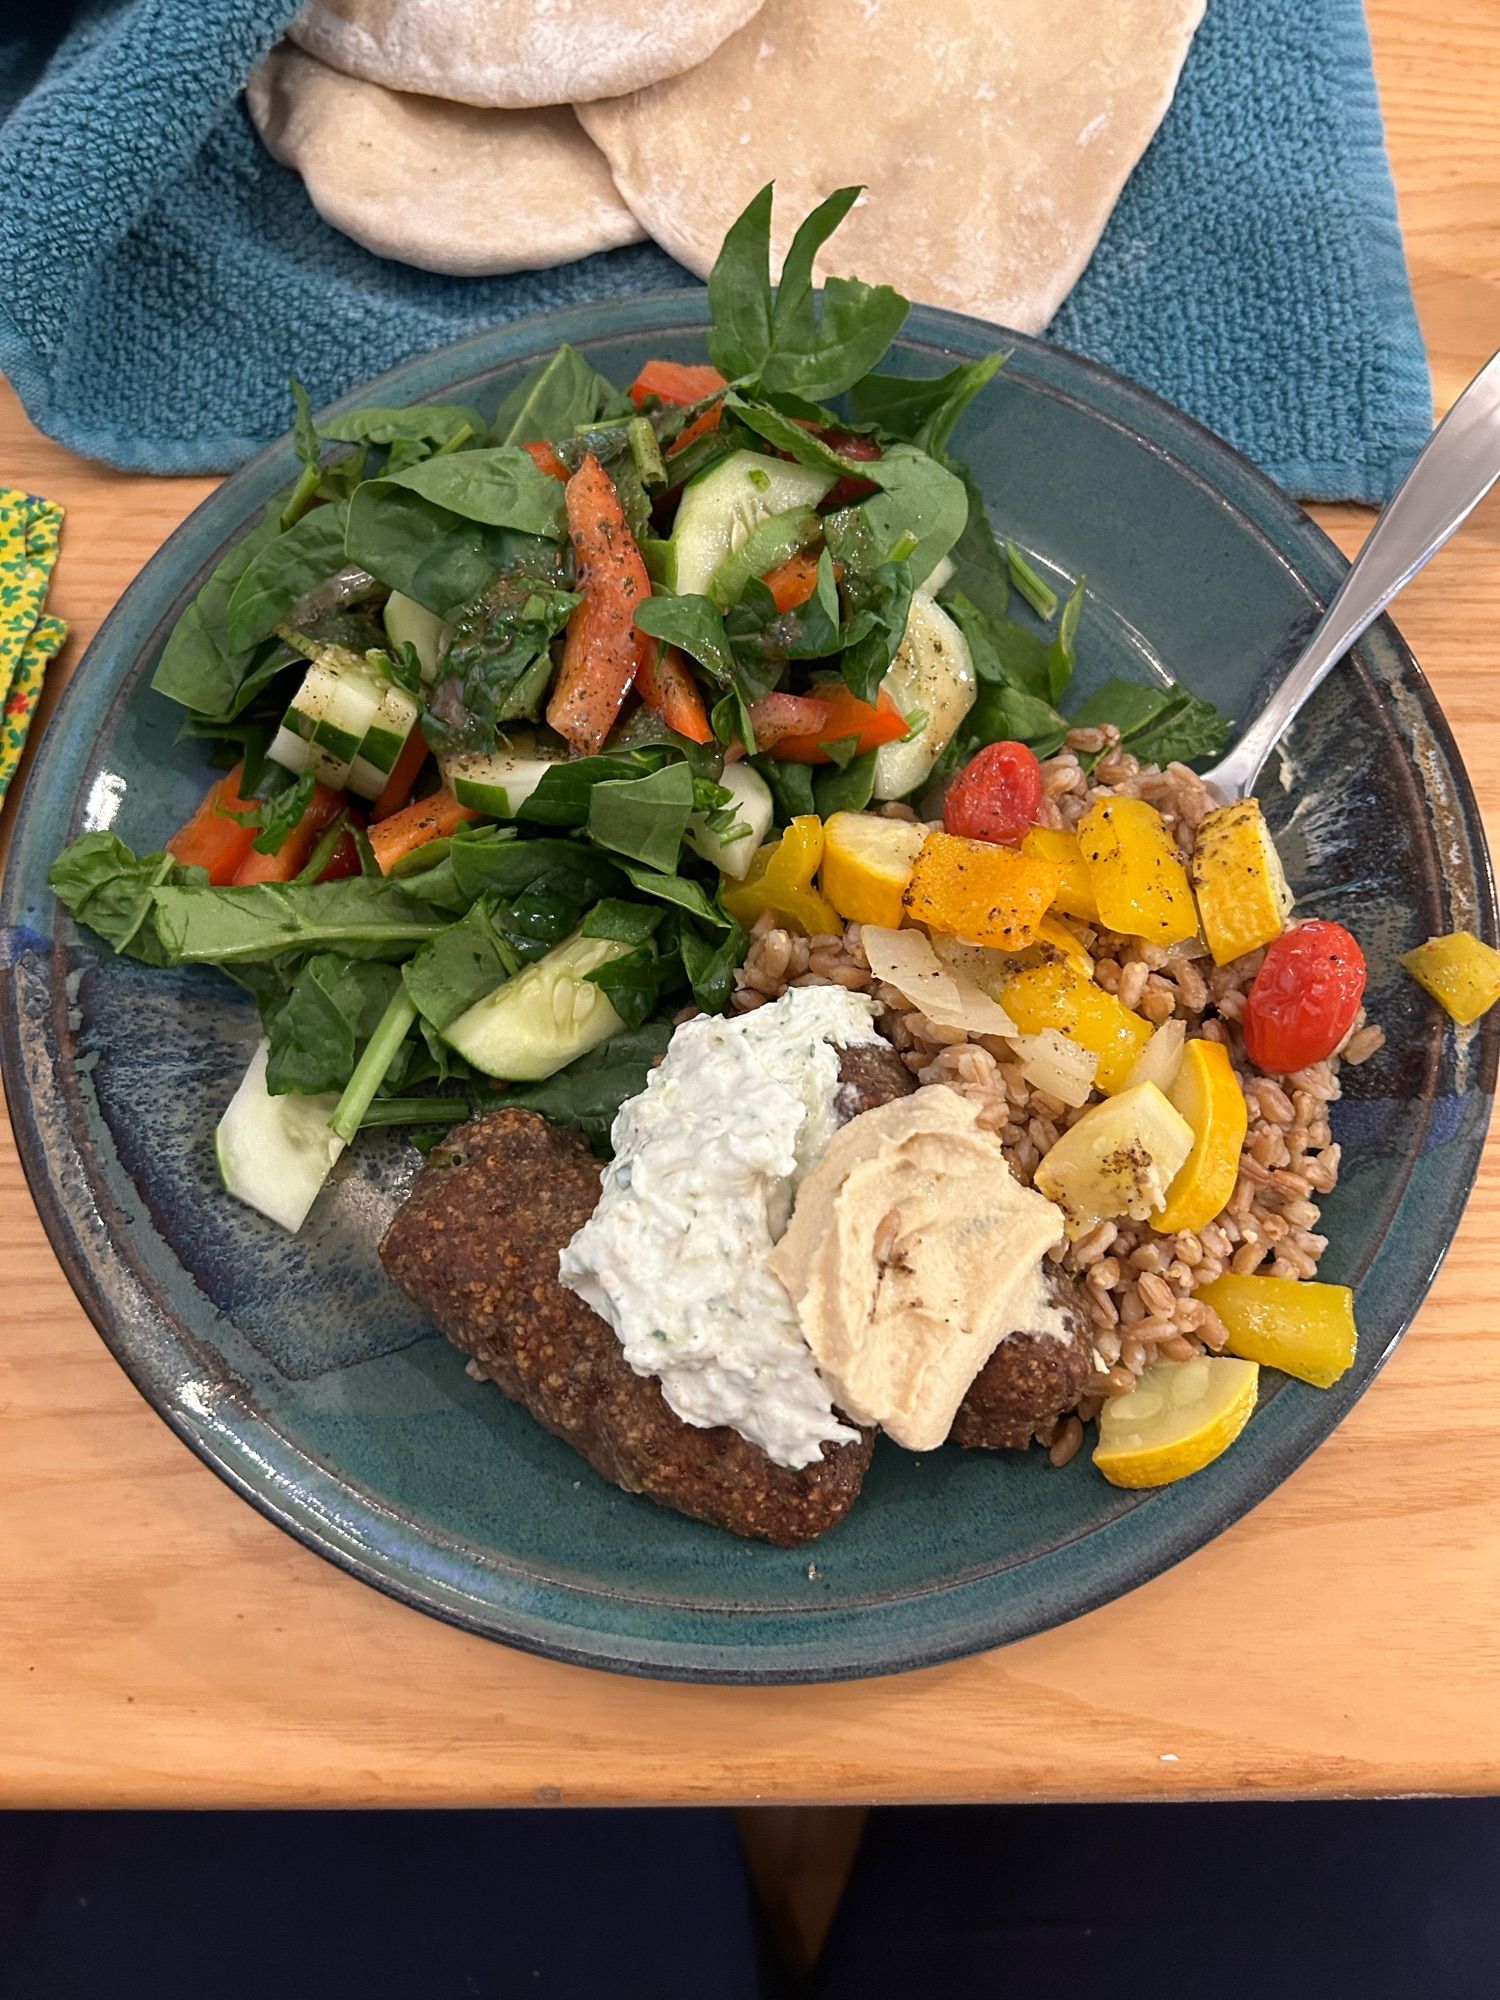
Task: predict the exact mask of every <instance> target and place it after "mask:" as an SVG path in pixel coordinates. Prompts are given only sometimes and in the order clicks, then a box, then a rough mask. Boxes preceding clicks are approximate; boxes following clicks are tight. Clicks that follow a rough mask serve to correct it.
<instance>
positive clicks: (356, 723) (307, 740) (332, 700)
mask: <svg viewBox="0 0 1500 2000" xmlns="http://www.w3.org/2000/svg"><path fill="white" fill-rule="evenodd" d="M388 685H389V683H388V682H386V681H385V680H383V679H381V678H380V677H379V676H378V675H376V674H374V673H372V672H371V670H370V669H369V668H368V667H367V666H366V665H365V663H364V661H363V660H362V659H361V658H360V657H359V655H358V654H357V653H351V652H348V651H346V650H345V649H343V648H341V647H333V646H330V647H329V648H328V649H327V650H326V651H325V652H324V654H323V655H322V657H321V658H320V659H317V660H314V661H313V662H312V663H311V665H310V666H309V667H308V669H307V672H306V673H305V674H304V675H303V676H302V685H301V686H300V687H299V688H298V690H297V692H296V694H295V695H294V696H293V697H292V704H291V707H290V708H288V710H287V712H286V714H285V715H284V716H283V717H282V718H281V728H280V730H279V731H278V732H277V736H276V740H275V742H274V743H273V744H272V746H271V755H272V757H274V758H275V760H276V762H277V763H278V764H279V763H281V762H282V761H283V760H282V757H281V755H280V754H279V751H278V747H277V746H278V745H281V744H283V743H284V742H285V739H286V738H287V737H296V738H300V739H301V740H302V742H303V744H304V745H305V746H306V747H305V749H304V750H303V751H302V752H301V753H300V757H299V761H298V762H296V763H289V764H288V765H287V769H288V770H294V771H297V772H299V773H300V772H302V771H311V772H312V773H313V774H314V776H316V777H319V778H321V779H322V780H323V782H324V783H325V784H328V785H334V786H343V785H345V784H347V783H348V779H349V767H350V765H351V764H352V763H353V762H354V760H355V758H356V757H357V756H358V755H359V751H360V745H361V744H362V743H363V742H364V740H365V736H366V734H367V733H368V731H369V730H370V727H371V725H372V724H373V723H374V721H375V718H376V716H377V714H378V713H379V711H380V705H381V701H382V698H383V696H384V694H385V690H386V688H387V686H388ZM288 747H290V746H288ZM293 754H294V755H298V754H299V753H295V752H294V753H293Z"/></svg>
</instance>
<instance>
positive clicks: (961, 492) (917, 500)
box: [827, 444, 969, 580]
mask: <svg viewBox="0 0 1500 2000" xmlns="http://www.w3.org/2000/svg"><path fill="white" fill-rule="evenodd" d="M858 470H859V472H860V474H861V475H862V476H863V477H865V478H867V479H873V480H874V481H875V483H876V485H877V486H879V487H880V489H881V490H880V492H878V493H872V494H871V495H870V497H869V499H868V500H861V501H860V502H859V503H858V505H857V506H854V507H847V508H843V509H841V510H840V512H838V513H836V514H831V515H830V516H829V517H828V530H827V533H828V546H829V547H830V548H831V549H832V550H833V552H834V554H835V555H840V554H843V553H844V550H843V548H842V547H841V546H840V540H841V537H843V536H847V535H848V534H850V533H851V532H852V533H854V534H857V535H858V534H862V535H864V536H867V537H868V538H869V543H870V546H871V548H872V550H873V556H874V563H875V564H879V563H883V562H890V561H891V560H892V559H893V558H898V557H899V558H900V559H901V560H904V561H906V562H908V563H909V564H910V565H911V573H912V575H913V576H914V577H916V578H918V579H919V580H922V579H925V578H927V577H929V576H930V575H931V574H932V572H933V570H934V569H936V567H937V565H938V564H939V563H940V562H941V561H942V559H943V557H944V556H945V555H947V553H948V551H949V550H950V549H951V548H953V547H954V545H955V544H956V543H957V541H958V540H959V537H960V536H961V535H962V534H963V532H964V528H965V526H966V524H967V522H968V518H969V496H968V493H967V491H966V490H965V488H964V483H963V481H962V480H961V479H959V478H958V477H957V475H956V474H955V473H952V472H950V471H949V470H948V469H947V467H946V466H943V465H939V464H938V462H937V460H936V459H935V458H929V457H928V456H927V454H926V453H925V452H922V451H918V450H917V449H916V448H915V446H913V445H909V444H897V445H892V447H891V449H890V450H889V451H888V452H887V453H886V454H885V456H884V457H883V458H875V459H871V460H869V461H868V462H867V463H860V465H859V467H858ZM851 516H852V517H857V518H855V519H849V518H846V517H851ZM866 561H867V566H873V565H871V564H869V563H868V559H866Z"/></svg>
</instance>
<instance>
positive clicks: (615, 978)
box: [585, 943, 679, 1028]
mask: <svg viewBox="0 0 1500 2000" xmlns="http://www.w3.org/2000/svg"><path fill="white" fill-rule="evenodd" d="M678 969H679V968H678V961H677V959H676V957H675V955H674V956H673V957H671V958H663V957H661V956H660V955H659V954H658V953H657V951H656V949H655V947H654V946H653V945H652V944H650V943H647V944H644V945H641V946H640V947H639V948H638V949H637V950H635V951H632V952H627V953H626V955H625V956H624V957H623V958H611V959H608V960H606V962H605V963H604V964H603V965H597V966H595V968H594V970H593V971H592V972H590V973H587V974H586V975H585V977H586V978H587V979H588V981H589V983H590V985H593V986H597V987H598V988H599V990H600V992H601V993H605V994H607V995H608V996H609V1003H610V1005H611V1006H612V1007H613V1008H614V1010H615V1012H616V1013H617V1014H618V1015H619V1017H620V1019H621V1020H622V1021H623V1022H624V1023H625V1025H626V1027H627V1028H639V1027H640V1026H641V1025H642V1023H643V1022H645V1021H647V1020H649V1019H650V1017H651V1015H653V1014H654V1013H655V1012H656V1008H657V1003H658V1002H659V1001H660V999H661V996H662V992H663V990H664V989H665V988H666V987H667V986H669V985H671V984H672V983H674V975H675V974H676V973H677V971H678Z"/></svg>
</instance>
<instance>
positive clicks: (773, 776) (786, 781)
mask: <svg viewBox="0 0 1500 2000" xmlns="http://www.w3.org/2000/svg"><path fill="white" fill-rule="evenodd" d="M750 763H751V765H752V767H753V768H754V769H755V770H757V771H759V773H760V775H761V776H762V777H763V778H764V779H765V781H766V783H767V784H768V785H769V786H770V788H771V797H772V799H773V801H774V802H775V806H776V823H777V825H778V826H784V825H785V824H786V822H787V821H788V820H792V819H799V818H801V817H803V816H804V815H806V814H808V813H815V812H817V810H818V803H817V800H816V799H815V798H814V796H813V767H812V765H811V764H794V763H793V762H792V760H791V759H790V758H789V757H776V756H772V755H770V754H766V755H764V756H760V757H752V758H751V759H750Z"/></svg>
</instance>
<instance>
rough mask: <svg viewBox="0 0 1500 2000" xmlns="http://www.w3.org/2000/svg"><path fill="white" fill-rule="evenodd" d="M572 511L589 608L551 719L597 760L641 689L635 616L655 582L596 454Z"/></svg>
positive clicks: (572, 626) (570, 641)
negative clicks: (624, 707)
mask: <svg viewBox="0 0 1500 2000" xmlns="http://www.w3.org/2000/svg"><path fill="white" fill-rule="evenodd" d="M567 508H568V533H569V534H570V535H571V536H572V538H573V550H574V554H575V556H576V558H577V565H578V587H579V589H580V590H581V591H582V592H583V602H582V604H580V605H579V607H578V609H577V610H576V611H575V612H574V613H573V615H572V617H571V618H570V619H569V620H568V630H567V637H566V638H565V640H564V641H563V660H562V666H561V667H560V668H559V670H558V675H557V682H556V685H555V686H554V687H553V690H552V699H551V701H549V702H548V704H547V720H548V722H550V723H551V725H552V727H553V728H554V729H555V730H556V731H557V733H558V735H559V736H561V737H564V738H565V739H566V740H567V741H568V742H569V743H571V744H572V746H573V748H574V749H575V750H577V751H579V752H580V753H581V754H583V755H590V754H591V753H592V752H594V751H596V750H597V749H598V748H599V746H600V744H601V743H602V742H603V741H604V739H605V737H606V736H607V735H608V734H609V732H610V730H611V728H612V727H613V726H614V720H615V717H616V716H617V715H618V714H619V712H620V704H621V703H622V702H623V701H624V699H625V696H626V695H627V693H628V692H629V691H630V688H631V686H632V684H633V683H634V680H635V677H636V670H637V668H638V667H639V665H640V636H641V635H640V634H639V633H638V632H637V631H636V629H635V614H636V608H637V606H638V605H641V604H643V603H644V602H645V601H646V599H647V598H648V597H649V596H650V595H651V579H650V577H649V576H647V574H646V565H645V563H644V562H643V561H642V559H641V552H640V550H639V548H637V546H636V541H635V537H634V535H632V534H631V532H630V529H629V527H628V526H627V525H626V521H625V513H624V509H623V508H622V507H621V505H620V496H619V495H618V494H617V493H616V492H615V489H614V484H613V482H612V481H611V479H610V477H609V474H608V473H607V472H606V471H605V470H604V468H603V466H601V465H600V463H599V461H598V459H597V458H595V457H594V455H593V453H592V452H590V453H589V455H588V457H587V458H585V459H584V461H583V463H582V465H580V466H579V468H578V470H577V471H576V472H575V473H574V474H573V477H572V478H571V479H570V480H569V481H568V497H567Z"/></svg>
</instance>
